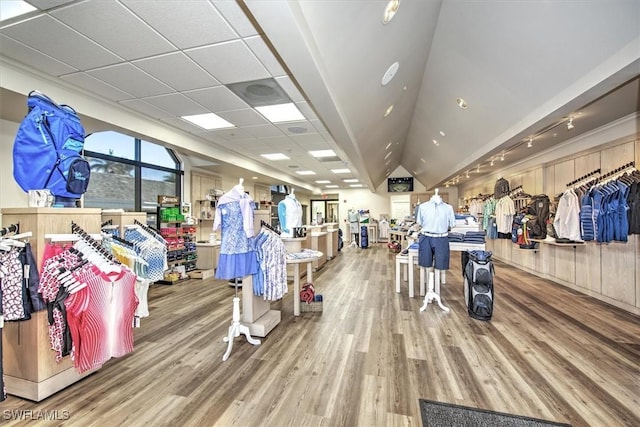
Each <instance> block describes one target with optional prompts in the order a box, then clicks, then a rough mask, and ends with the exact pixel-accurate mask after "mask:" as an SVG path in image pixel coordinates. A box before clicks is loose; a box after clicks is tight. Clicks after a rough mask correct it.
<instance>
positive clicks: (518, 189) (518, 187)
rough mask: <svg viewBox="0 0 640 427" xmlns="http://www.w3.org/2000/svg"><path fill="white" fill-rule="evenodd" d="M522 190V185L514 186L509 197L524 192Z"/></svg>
mask: <svg viewBox="0 0 640 427" xmlns="http://www.w3.org/2000/svg"><path fill="white" fill-rule="evenodd" d="M522 191H523V190H522V185H518V186H517V187H514V188H512V189H511V191H509V197H513V196H517V195H518V194H520V193H522Z"/></svg>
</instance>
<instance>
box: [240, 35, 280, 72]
mask: <svg viewBox="0 0 640 427" xmlns="http://www.w3.org/2000/svg"><path fill="white" fill-rule="evenodd" d="M244 42H245V43H246V44H247V46H249V49H251V51H252V52H253V53H254V54H255V55H256V56H257V57H258V59H259V60H260V62H262V65H264V66H265V68H266V69H267V70H269V72H270V73H271V75H272V76H284V75H286V74H287V73H286V72H285V70H284V68H282V65H280V62H279V61H278V59H277V58H276V56H275V55H274V53H273V52H271V50H270V49H269V46H267V44H266V43H265V42H264V40H262V37H260V36H253V37H247V38H245V39H244Z"/></svg>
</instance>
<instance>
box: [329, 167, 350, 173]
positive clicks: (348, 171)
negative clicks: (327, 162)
mask: <svg viewBox="0 0 640 427" xmlns="http://www.w3.org/2000/svg"><path fill="white" fill-rule="evenodd" d="M331 172H333V173H351V171H350V170H349V169H346V168H345V169H331Z"/></svg>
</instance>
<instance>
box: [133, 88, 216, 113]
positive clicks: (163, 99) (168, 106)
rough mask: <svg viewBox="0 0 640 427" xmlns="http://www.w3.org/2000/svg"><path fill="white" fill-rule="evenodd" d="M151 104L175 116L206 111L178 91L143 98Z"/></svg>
mask: <svg viewBox="0 0 640 427" xmlns="http://www.w3.org/2000/svg"><path fill="white" fill-rule="evenodd" d="M144 100H145V101H146V102H148V103H149V104H151V105H155V106H156V107H158V108H160V109H162V110H165V111H168V112H170V113H171V114H173V115H174V116H176V117H179V116H189V115H192V114H203V113H207V112H208V111H207V109H206V108H204V107H202V106H201V105H200V104H197V103H195V102H193V101H192V100H191V99H189V98H187V97H186V96H184V95H182V94H180V93H169V94H166V95H158V96H151V97H148V98H144Z"/></svg>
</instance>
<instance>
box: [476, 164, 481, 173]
mask: <svg viewBox="0 0 640 427" xmlns="http://www.w3.org/2000/svg"><path fill="white" fill-rule="evenodd" d="M476 172H478V173H480V165H478V167H477V168H476Z"/></svg>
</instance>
